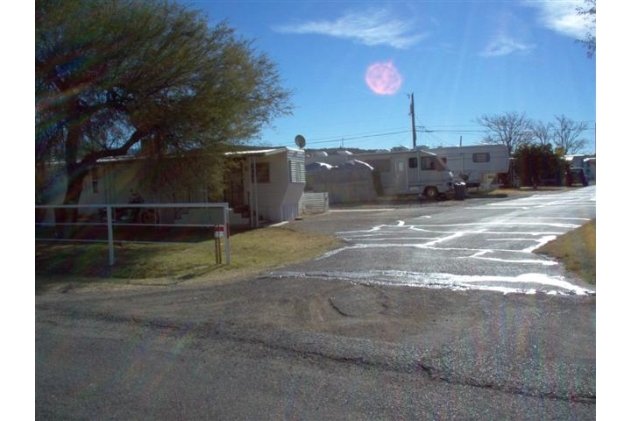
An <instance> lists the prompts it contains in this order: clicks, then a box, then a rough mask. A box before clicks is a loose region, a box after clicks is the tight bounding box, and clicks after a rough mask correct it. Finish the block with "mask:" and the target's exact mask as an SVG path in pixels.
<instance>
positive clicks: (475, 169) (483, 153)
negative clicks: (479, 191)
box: [428, 145, 510, 188]
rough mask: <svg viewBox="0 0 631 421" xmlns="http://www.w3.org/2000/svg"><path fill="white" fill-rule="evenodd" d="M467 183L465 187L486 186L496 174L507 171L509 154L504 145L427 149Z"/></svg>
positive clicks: (494, 178)
mask: <svg viewBox="0 0 631 421" xmlns="http://www.w3.org/2000/svg"><path fill="white" fill-rule="evenodd" d="M428 151H429V152H433V153H435V154H436V155H438V156H439V157H440V159H441V160H442V162H443V163H444V164H446V165H447V167H448V168H449V169H450V170H451V171H452V172H453V173H454V176H455V177H456V178H460V179H461V180H462V181H464V182H465V183H467V187H480V186H483V187H486V188H489V187H490V185H491V184H492V183H494V182H495V183H496V182H497V181H494V180H497V175H498V174H504V173H507V172H508V169H509V162H510V160H509V156H508V148H507V147H506V145H473V146H453V147H441V148H432V149H428Z"/></svg>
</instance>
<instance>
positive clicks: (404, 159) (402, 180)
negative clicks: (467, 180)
mask: <svg viewBox="0 0 631 421" xmlns="http://www.w3.org/2000/svg"><path fill="white" fill-rule="evenodd" d="M353 158H355V159H358V160H360V161H363V162H366V163H367V164H369V165H370V166H372V167H373V168H374V169H375V170H376V171H378V174H379V181H380V183H381V186H380V187H381V189H382V193H383V194H384V195H386V196H394V195H409V194H416V195H419V196H420V195H423V196H425V197H426V198H427V199H430V200H435V199H438V198H439V197H444V196H447V195H448V194H452V193H453V191H454V176H453V173H452V172H451V171H450V170H449V169H448V168H447V167H446V166H445V165H444V164H443V162H442V161H441V160H440V159H439V158H438V156H436V155H435V154H433V153H431V152H428V151H423V150H418V149H417V150H403V151H390V152H371V153H362V154H355V155H353Z"/></svg>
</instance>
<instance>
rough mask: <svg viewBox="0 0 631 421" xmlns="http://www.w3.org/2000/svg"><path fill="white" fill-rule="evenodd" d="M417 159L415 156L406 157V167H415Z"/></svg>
mask: <svg viewBox="0 0 631 421" xmlns="http://www.w3.org/2000/svg"><path fill="white" fill-rule="evenodd" d="M417 167H418V160H417V159H416V158H408V168H417Z"/></svg>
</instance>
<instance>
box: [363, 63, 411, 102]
mask: <svg viewBox="0 0 631 421" xmlns="http://www.w3.org/2000/svg"><path fill="white" fill-rule="evenodd" d="M365 80H366V84H367V85H368V87H369V88H370V89H371V90H372V91H373V92H374V93H376V94H378V95H394V94H396V93H397V92H398V91H399V88H401V84H402V83H403V78H402V77H401V75H400V74H399V71H398V70H397V68H396V67H394V64H392V62H385V63H374V64H371V65H370V66H368V69H367V70H366V76H365Z"/></svg>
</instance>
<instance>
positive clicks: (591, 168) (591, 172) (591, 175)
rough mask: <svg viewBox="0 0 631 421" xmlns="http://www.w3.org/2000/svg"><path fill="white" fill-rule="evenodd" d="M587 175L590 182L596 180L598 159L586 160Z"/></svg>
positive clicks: (584, 161)
mask: <svg viewBox="0 0 631 421" xmlns="http://www.w3.org/2000/svg"><path fill="white" fill-rule="evenodd" d="M583 169H584V170H585V175H586V176H587V178H588V179H590V180H596V158H595V157H594V158H585V159H584V160H583Z"/></svg>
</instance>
